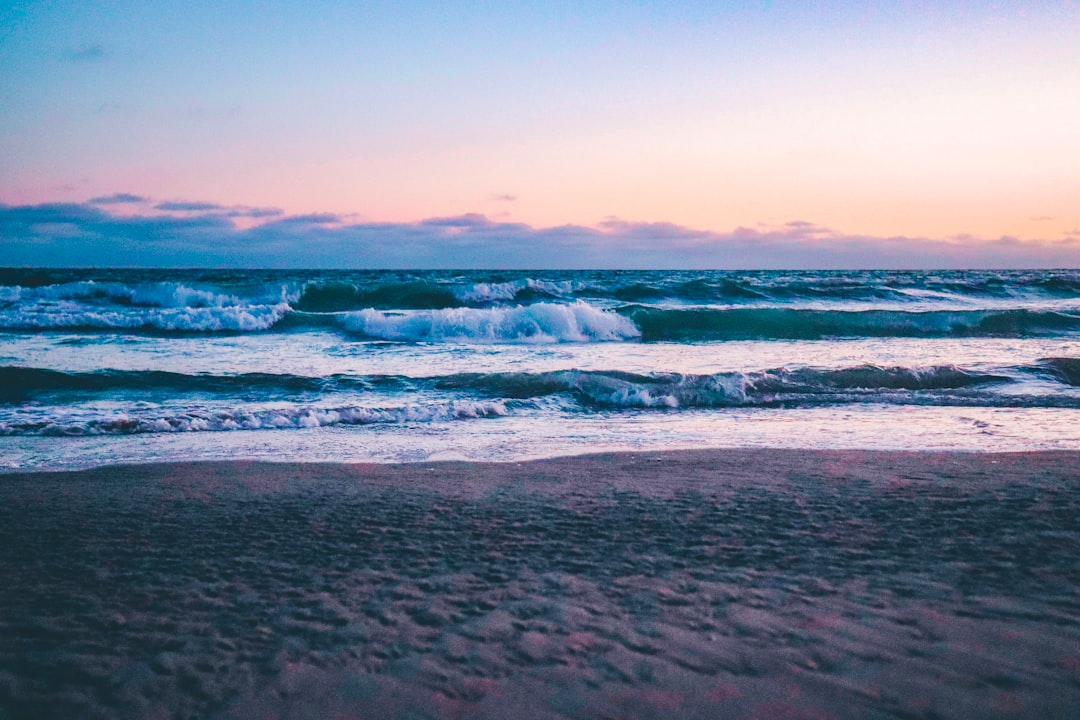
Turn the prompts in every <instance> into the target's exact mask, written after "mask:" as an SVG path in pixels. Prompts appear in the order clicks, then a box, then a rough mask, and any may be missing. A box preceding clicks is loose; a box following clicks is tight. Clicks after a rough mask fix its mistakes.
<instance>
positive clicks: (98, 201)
mask: <svg viewBox="0 0 1080 720" xmlns="http://www.w3.org/2000/svg"><path fill="white" fill-rule="evenodd" d="M88 202H89V203H90V204H91V205H120V204H124V203H142V202H147V199H146V198H144V197H142V196H140V195H132V194H131V193H115V194H113V195H105V196H103V197H96V198H90V200H89V201H88Z"/></svg>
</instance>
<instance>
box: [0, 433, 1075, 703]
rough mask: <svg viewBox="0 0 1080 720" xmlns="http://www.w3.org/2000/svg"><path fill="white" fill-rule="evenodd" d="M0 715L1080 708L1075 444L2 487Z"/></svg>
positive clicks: (179, 473) (98, 475) (307, 468)
mask: <svg viewBox="0 0 1080 720" xmlns="http://www.w3.org/2000/svg"><path fill="white" fill-rule="evenodd" d="M0 548H2V550H0V578H2V581H0V638H2V642H0V718H4V720H14V719H15V718H51V717H55V718H205V717H210V718H222V719H224V718H236V719H246V718H252V719H254V718H315V717H318V718H333V717H338V718H601V717H605V718H727V717H731V718H743V717H746V718H808V719H809V718H814V719H823V718H867V717H871V718H877V717H898V718H973V717H984V718H989V717H1041V718H1067V717H1075V716H1076V715H1075V712H1076V708H1078V707H1080V550H1078V548H1080V454H1078V453H1075V452H1050V453H1018V454H943V453H875V452H863V451H802V450H790V451H784V450H710V451H687V452H670V453H643V454H611V455H595V456H588V457H576V458H565V459H555V460H545V461H537V462H531V463H521V464H470V463H442V464H410V465H311V464H306V465H297V464H268V463H250V462H231V463H195V464H171V465H143V466H127V467H108V468H101V469H96V470H89V471H80V472H63V473H38V474H6V475H2V476H0Z"/></svg>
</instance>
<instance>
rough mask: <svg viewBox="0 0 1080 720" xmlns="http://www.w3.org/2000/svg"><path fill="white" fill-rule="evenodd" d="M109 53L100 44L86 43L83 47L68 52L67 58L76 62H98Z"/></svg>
mask: <svg viewBox="0 0 1080 720" xmlns="http://www.w3.org/2000/svg"><path fill="white" fill-rule="evenodd" d="M108 56H109V53H108V52H106V51H105V48H104V47H102V46H101V45H87V46H85V47H83V48H80V49H78V50H75V51H73V52H70V53H68V55H67V59H68V60H70V61H71V62H77V63H91V62H100V61H102V60H104V59H105V58H107V57H108Z"/></svg>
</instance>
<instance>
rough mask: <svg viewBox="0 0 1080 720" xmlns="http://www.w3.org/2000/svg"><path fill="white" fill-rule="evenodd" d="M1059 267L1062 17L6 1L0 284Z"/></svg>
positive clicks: (1069, 230)
mask: <svg viewBox="0 0 1080 720" xmlns="http://www.w3.org/2000/svg"><path fill="white" fill-rule="evenodd" d="M86 264H91V265H104V264H112V265H123V266H132V265H161V266H191V265H207V266H229V265H238V266H267V267H290V266H292V267H295V266H298V265H302V266H312V265H318V266H324V267H402V266H416V267H426V266H430V267H485V266H490V267H512V266H521V267H840V268H843V267H991V266H1003V265H1006V266H1013V267H1063V266H1069V267H1075V266H1080V1H1078V0H1054V1H1051V0H1045V1H1040V0H1027V1H1025V2H948V1H947V0H945V1H939V2H903V1H900V2H888V3H873V2H844V1H842V0H838V1H835V2H764V1H761V2H685V3H678V4H676V3H668V2H604V1H601V0H598V1H596V2H590V3H580V2H572V3H571V2H559V1H557V0H556V1H553V2H545V3H535V2H530V3H518V2H513V1H504V2H497V3H496V2H451V1H449V0H446V1H443V2H438V3H435V2H432V3H415V2H407V1H403V2H364V3H354V2H340V1H339V2H324V1H322V0H306V1H305V2H302V3H301V2H221V1H220V0H219V1H218V2H200V1H198V0H191V1H189V2H185V3H175V2H159V1H158V0H138V1H136V2H130V1H128V0H116V1H114V2H104V1H101V0H78V1H73V2H57V1H50V0H36V1H35V2H16V3H12V2H4V1H3V0H0V265H86Z"/></svg>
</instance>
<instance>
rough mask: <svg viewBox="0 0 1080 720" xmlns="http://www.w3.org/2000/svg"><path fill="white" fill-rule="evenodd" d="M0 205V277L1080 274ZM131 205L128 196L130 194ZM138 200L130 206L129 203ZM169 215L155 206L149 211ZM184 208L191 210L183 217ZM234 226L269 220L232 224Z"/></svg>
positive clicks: (1066, 263)
mask: <svg viewBox="0 0 1080 720" xmlns="http://www.w3.org/2000/svg"><path fill="white" fill-rule="evenodd" d="M117 197H122V195H118V196H109V197H108V198H104V200H107V201H108V202H101V200H102V199H100V198H99V199H97V200H98V202H88V203H83V204H75V203H71V204H58V203H54V204H44V205H23V206H7V205H0V267H8V266H23V267H25V266H51V267H64V266H69V267H76V266H96V267H109V266H114V267H242V268H258V267H265V268H290V267H291V268H364V269H367V268H545V269H563V268H566V269H572V268H599V269H606V268H626V269H638V268H655V269H683V268H685V269H705V268H718V269H800V268H811V269H817V268H835V269H857V268H884V269H907V268H913V269H918V268H1050V267H1080V237H1077V236H1075V235H1068V234H1067V235H1065V236H1063V237H1062V238H1058V239H1054V240H1029V241H1022V240H1018V239H1016V238H1012V237H1002V238H991V239H981V238H971V237H966V238H965V237H957V238H942V239H934V238H909V237H873V236H864V235H846V234H842V233H838V232H835V231H831V230H827V229H824V228H820V227H818V226H816V225H813V224H811V223H805V222H803V221H794V222H793V224H791V225H782V226H779V227H759V228H757V229H754V228H745V227H740V228H735V229H734V230H731V231H729V232H719V233H718V232H711V231H705V230H699V229H695V228H688V227H684V226H681V225H675V224H673V223H636V222H628V221H624V220H619V219H617V218H609V219H607V220H605V221H604V222H602V223H600V224H599V225H597V226H595V227H587V226H581V225H563V226H558V227H548V228H537V227H533V226H530V225H525V224H522V223H510V222H499V221H497V220H493V219H491V218H489V217H487V216H485V215H481V214H475V213H471V214H465V215H458V216H452V217H437V218H429V219H426V220H421V221H418V222H415V223H375V222H355V221H354V219H352V218H349V217H347V216H342V215H337V214H333V213H318V214H309V215H296V216H286V215H284V214H283V213H281V212H280V211H277V210H273V209H267V208H262V209H260V208H245V207H232V208H230V207H228V206H221V205H217V204H215V203H176V204H174V206H175V205H183V206H184V207H185V208H187V209H186V210H182V211H180V212H178V213H177V214H171V213H159V214H142V215H115V214H113V213H111V212H109V209H108V207H106V206H108V205H110V204H120V203H121V202H134V201H132V200H123V199H120V200H113V198H117ZM131 197H136V198H137V197H138V196H131ZM140 199H141V198H140ZM161 205H168V204H167V203H160V204H159V206H161ZM194 206H201V207H205V208H206V209H204V210H196V209H192V208H193V207H194ZM238 217H248V218H254V217H261V218H262V219H266V218H269V220H268V221H266V222H261V223H256V224H254V225H251V224H250V223H241V224H237V222H235V218H238Z"/></svg>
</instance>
